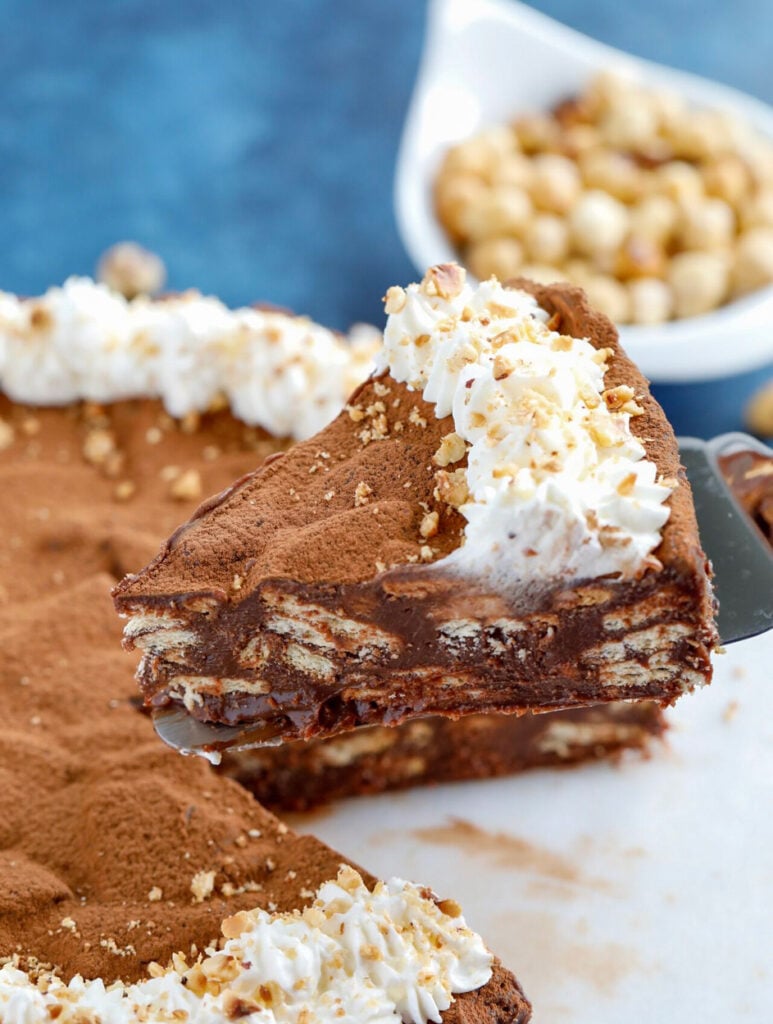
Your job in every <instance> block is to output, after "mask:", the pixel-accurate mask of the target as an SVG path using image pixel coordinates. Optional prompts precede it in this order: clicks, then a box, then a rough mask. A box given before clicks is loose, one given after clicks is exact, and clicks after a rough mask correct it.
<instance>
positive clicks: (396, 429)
mask: <svg viewBox="0 0 773 1024" xmlns="http://www.w3.org/2000/svg"><path fill="white" fill-rule="evenodd" d="M387 312H388V313H389V314H390V316H389V320H388V323H387V328H386V334H385V348H384V354H383V357H382V362H381V369H380V372H377V373H376V374H375V375H374V376H373V377H371V379H370V380H368V381H367V382H366V383H365V384H364V385H362V387H361V388H360V389H359V390H358V391H356V392H355V394H354V395H353V396H352V397H351V399H350V401H349V404H348V407H347V409H346V410H345V411H344V412H343V413H341V414H340V415H339V417H338V418H337V419H336V420H334V421H333V423H332V424H330V426H328V427H327V428H325V429H324V430H322V431H321V432H320V433H319V434H317V435H316V436H315V437H313V438H311V439H309V440H308V441H305V442H303V443H301V444H298V445H296V446H295V447H294V448H293V449H292V450H291V451H290V452H288V453H287V454H285V455H282V456H277V457H276V458H273V459H271V460H268V461H267V462H266V463H265V464H264V465H263V466H262V467H261V468H260V469H259V470H257V471H256V472H254V473H252V474H249V475H248V476H246V477H244V478H242V479H241V480H239V481H238V482H237V483H236V484H235V485H233V486H232V487H231V488H229V489H228V490H227V491H226V492H224V493H223V494H222V495H220V496H219V497H218V498H215V499H212V500H210V501H209V502H207V503H205V504H204V505H203V506H202V507H201V508H200V509H199V510H198V512H197V513H196V515H195V516H194V517H193V519H191V520H190V522H188V523H187V524H186V525H184V526H183V527H181V528H179V529H178V530H177V531H176V532H175V533H174V534H173V535H172V538H171V540H170V541H169V542H168V543H167V544H166V545H165V546H164V548H163V549H162V551H161V553H160V554H159V555H158V557H157V558H156V559H155V560H154V561H153V562H152V563H151V564H150V565H149V567H148V568H147V569H145V570H144V571H143V572H142V573H140V574H138V575H135V576H129V577H127V578H126V579H125V580H124V581H123V582H122V583H121V584H120V585H119V586H118V587H117V588H116V590H115V600H116V605H117V607H118V609H119V611H120V612H121V613H122V614H123V615H124V616H126V617H127V618H128V619H129V622H128V624H127V626H126V630H125V637H126V642H127V646H129V647H134V646H137V647H140V648H141V649H142V650H143V652H144V656H143V659H142V662H141V667H140V671H139V677H138V678H139V681H140V685H141V687H142V691H143V694H144V697H145V702H146V704H147V705H148V706H150V707H155V708H159V707H167V706H170V705H179V706H181V707H184V708H185V709H187V712H188V713H189V714H190V715H192V716H194V717H196V718H199V719H201V720H204V721H214V722H223V723H240V722H242V723H256V722H257V723H261V724H266V723H267V724H269V725H270V726H271V728H272V730H274V731H276V732H278V733H279V734H281V735H282V736H283V737H285V738H299V737H300V738H309V737H312V736H325V735H332V734H335V733H337V732H339V731H341V730H345V729H349V728H352V727H355V726H361V725H384V724H387V725H391V724H394V723H397V722H400V721H403V720H406V719H410V718H414V717H422V716H427V715H432V714H445V715H449V716H452V717H455V716H459V715H463V714H470V713H480V712H482V711H508V712H519V713H520V712H524V711H526V710H539V711H545V710H550V709H554V708H562V707H571V706H577V705H584V704H594V703H599V702H606V701H614V700H620V699H628V700H631V699H638V700H641V699H649V700H656V701H658V702H660V703H664V704H665V703H670V702H672V701H673V700H674V699H675V698H676V697H678V696H679V695H680V694H681V693H683V692H685V691H687V690H690V689H692V688H693V687H694V686H696V685H700V684H702V683H705V682H707V681H708V680H709V678H710V674H711V666H710V660H709V656H710V652H711V649H712V647H713V646H714V644H715V641H716V633H715V629H714V624H713V604H712V596H711V588H710V585H709V580H708V571H707V566H706V559H705V556H704V554H703V552H702V550H701V547H700V542H699V539H698V534H697V527H696V523H695V517H694V511H693V508H692V501H691V496H690V489H689V484H688V483H687V480H686V476H685V474H684V472H683V470H682V469H681V466H680V463H679V456H678V450H677V447H676V442H675V439H674V436H673V432H672V431H671V428H670V426H669V425H668V423H667V421H666V419H665V417H664V415H663V413H662V410H661V409H660V408H659V406H658V405H657V404H656V403H655V401H654V400H653V399H652V397H651V396H650V395H649V393H648V390H647V385H646V381H645V380H644V378H643V377H642V376H641V374H640V373H639V372H638V371H637V370H636V368H635V367H634V366H633V364H632V363H631V362H630V361H629V360H628V359H627V358H626V357H625V355H624V353H623V352H622V351H621V349H620V347H619V345H618V342H617V335H616V332H615V330H614V328H613V326H612V325H611V324H610V323H609V321H608V320H606V318H604V317H603V316H600V315H598V314H595V313H594V312H593V311H592V310H591V309H590V308H589V307H588V305H587V303H586V301H585V299H584V296H583V295H582V293H581V292H580V291H578V290H576V289H572V288H568V287H562V286H554V287H539V286H532V285H529V284H528V283H526V282H521V283H520V287H519V288H516V287H512V288H507V287H503V286H502V285H500V284H498V283H497V282H496V281H493V280H492V281H489V282H485V283H484V284H482V285H480V286H479V287H478V288H477V289H474V288H472V287H471V286H470V285H469V284H467V283H466V282H465V280H464V275H463V272H462V271H461V270H460V269H459V268H457V267H455V266H442V267H436V268H433V269H432V270H430V271H429V272H428V274H427V276H426V277H425V279H424V281H423V282H422V283H421V285H420V286H417V285H412V286H411V287H410V288H408V289H407V291H404V290H403V289H390V292H389V293H388V295H387Z"/></svg>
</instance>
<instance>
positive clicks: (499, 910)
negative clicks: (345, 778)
mask: <svg viewBox="0 0 773 1024" xmlns="http://www.w3.org/2000/svg"><path fill="white" fill-rule="evenodd" d="M771 665H773V632H770V633H768V634H766V635H764V636H762V637H757V638H755V639H753V640H746V641H744V642H743V643H740V644H736V645H734V646H733V647H730V648H728V653H727V654H726V655H724V656H721V657H718V658H717V662H716V676H715V679H714V682H713V683H712V685H711V687H709V688H708V689H705V690H703V691H701V692H700V693H697V694H693V695H691V696H688V697H684V698H683V699H682V700H681V701H680V703H679V704H678V705H677V707H676V708H675V709H673V710H672V711H671V712H670V713H669V718H670V722H671V726H672V727H671V730H670V733H669V738H668V741H667V744H666V745H665V746H656V747H655V749H654V752H653V756H652V758H651V759H650V760H648V761H645V760H639V759H633V758H631V759H627V760H624V761H623V763H622V764H620V765H617V766H613V765H607V764H598V765H590V766H587V767H585V768H580V769H575V770H569V771H561V770H544V771H536V772H531V773H527V774H525V775H521V776H513V777H511V778H507V779H499V780H492V781H486V782H476V783H462V784H456V785H450V786H441V787H437V788H431V789H422V790H415V791H412V792H406V793H401V794H396V795H389V794H387V795H385V796H383V797H377V798H367V799H356V800H350V801H346V802H343V803H340V804H338V805H336V807H335V808H334V809H333V811H332V812H331V813H329V814H327V815H323V814H319V815H316V816H314V815H310V816H308V817H306V818H304V817H302V816H299V817H296V818H295V819H294V820H293V825H294V827H296V828H299V829H300V830H301V831H310V832H313V833H314V834H315V835H318V836H320V837H321V838H322V839H324V840H325V841H326V842H328V843H329V844H330V845H331V846H333V847H335V848H337V849H339V850H343V851H345V852H346V854H347V856H348V857H350V858H353V859H354V860H357V861H359V862H360V863H361V864H363V865H364V866H365V867H367V868H368V869H369V870H371V871H373V872H374V873H376V874H379V875H381V876H384V877H387V876H389V875H392V874H398V875H401V876H402V877H406V878H411V879H413V880H415V881H419V882H422V883H425V884H428V885H431V886H432V887H433V888H434V889H435V890H436V892H438V893H439V894H440V895H442V896H450V897H453V898H454V899H457V900H458V901H459V902H460V903H461V904H462V907H463V909H464V912H465V915H466V917H467V920H468V922H469V923H470V925H471V926H472V927H473V928H476V929H477V930H478V931H480V932H481V934H482V935H483V937H484V939H486V941H487V942H488V944H489V945H490V947H491V948H492V949H493V950H494V952H495V953H497V954H498V955H499V956H500V958H501V959H502V960H503V962H504V963H505V964H506V965H507V966H508V967H510V968H512V969H513V970H514V971H515V973H516V975H517V976H518V978H519V979H520V981H521V983H522V985H523V987H524V989H525V990H526V993H527V995H528V996H529V997H530V999H531V1001H532V1003H533V1004H534V1021H535V1024H627V1022H633V1021H641V1022H644V1021H648V1022H654V1024H697V1022H700V1024H714V1022H716V1024H720V1022H722V1024H726V1022H727V1021H734V1022H736V1021H738V1022H753V1024H769V1022H770V1020H771V1019H773V852H771V851H773V813H772V812H773V682H772V681H771V679H770V675H771V668H770V666H771ZM455 820H458V821H459V822H462V823H468V825H467V826H465V825H464V824H462V825H460V824H456V825H455V824H454V821H455ZM469 826H472V827H469ZM476 830H480V831H476ZM500 833H501V835H500Z"/></svg>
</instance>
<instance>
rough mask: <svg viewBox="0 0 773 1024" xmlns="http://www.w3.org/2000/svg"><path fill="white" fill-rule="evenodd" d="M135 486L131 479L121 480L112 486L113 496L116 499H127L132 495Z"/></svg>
mask: <svg viewBox="0 0 773 1024" xmlns="http://www.w3.org/2000/svg"><path fill="white" fill-rule="evenodd" d="M136 490H137V486H136V484H135V483H134V481H133V480H121V481H120V482H119V483H117V484H116V485H115V487H114V488H113V497H114V498H115V500H116V501H129V499H130V498H133V497H134V493H135V491H136Z"/></svg>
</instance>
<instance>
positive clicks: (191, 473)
mask: <svg viewBox="0 0 773 1024" xmlns="http://www.w3.org/2000/svg"><path fill="white" fill-rule="evenodd" d="M202 493H203V487H202V483H201V474H200V473H199V471H198V470H197V469H186V470H185V472H184V473H181V474H180V475H179V476H178V477H177V479H176V480H173V481H172V484H171V486H170V488H169V494H170V496H171V497H172V498H174V499H175V501H196V500H197V499H198V498H200V497H201V495H202Z"/></svg>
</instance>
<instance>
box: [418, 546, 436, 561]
mask: <svg viewBox="0 0 773 1024" xmlns="http://www.w3.org/2000/svg"><path fill="white" fill-rule="evenodd" d="M419 554H420V556H421V560H422V562H431V561H432V559H433V558H434V557H435V552H434V551H433V549H432V548H431V547H430V546H429V544H423V545H422V547H421V549H420V551H419Z"/></svg>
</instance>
